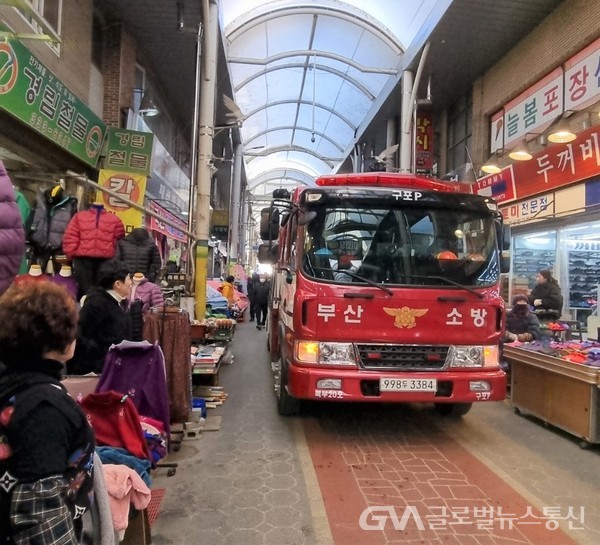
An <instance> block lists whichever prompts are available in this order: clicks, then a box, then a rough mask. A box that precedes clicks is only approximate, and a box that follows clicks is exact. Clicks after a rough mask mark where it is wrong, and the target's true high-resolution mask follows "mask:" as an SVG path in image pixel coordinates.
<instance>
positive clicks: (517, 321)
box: [506, 310, 541, 341]
mask: <svg viewBox="0 0 600 545" xmlns="http://www.w3.org/2000/svg"><path fill="white" fill-rule="evenodd" d="M506 330H507V331H510V332H511V333H514V334H515V335H517V336H518V335H523V333H530V334H531V339H529V338H527V341H535V340H536V339H539V338H540V337H541V332H540V321H539V320H538V317H537V316H536V315H535V314H533V313H532V312H531V311H529V310H528V312H527V314H525V315H520V314H518V313H516V312H514V311H513V310H511V311H510V312H508V313H507V315H506ZM519 340H520V339H519Z"/></svg>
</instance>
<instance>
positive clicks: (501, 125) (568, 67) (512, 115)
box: [490, 38, 600, 153]
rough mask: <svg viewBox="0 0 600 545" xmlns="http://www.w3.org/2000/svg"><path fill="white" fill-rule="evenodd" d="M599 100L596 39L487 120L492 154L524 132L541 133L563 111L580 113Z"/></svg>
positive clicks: (599, 63)
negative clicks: (488, 121)
mask: <svg viewBox="0 0 600 545" xmlns="http://www.w3.org/2000/svg"><path fill="white" fill-rule="evenodd" d="M599 97H600V38H598V39H597V40H596V41H594V42H592V43H591V44H589V45H588V46H587V47H586V48H585V49H582V50H581V51H579V52H578V53H577V54H576V55H574V56H573V57H571V58H570V59H568V60H567V61H566V62H565V64H564V68H563V67H558V68H556V69H555V70H553V71H552V72H551V73H550V74H548V75H547V76H546V77H544V78H543V79H541V80H540V81H538V82H537V83H536V84H535V85H533V86H531V87H530V88H529V89H527V90H526V91H525V92H523V93H521V94H520V95H519V96H518V97H515V98H514V99H513V100H511V101H510V102H509V103H508V104H506V105H505V106H504V108H503V109H502V110H501V111H499V112H497V113H496V114H494V115H493V116H492V117H491V120H490V129H491V130H490V145H491V151H492V153H493V152H495V151H496V150H499V149H502V148H505V149H511V148H512V147H513V146H514V144H516V143H517V142H519V141H520V140H521V139H522V138H524V137H525V135H526V134H527V133H531V132H538V133H539V132H542V131H544V130H545V129H546V128H547V127H548V126H549V125H550V123H551V122H552V121H554V120H555V119H556V118H557V117H559V116H560V115H561V114H562V113H563V112H565V111H580V110H583V109H584V108H586V107H588V106H590V105H591V104H593V103H595V102H597V101H598V98H599ZM563 104H564V106H563ZM500 129H501V132H500Z"/></svg>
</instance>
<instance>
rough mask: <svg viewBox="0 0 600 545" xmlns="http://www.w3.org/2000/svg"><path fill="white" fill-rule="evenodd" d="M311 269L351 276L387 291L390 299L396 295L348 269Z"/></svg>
mask: <svg viewBox="0 0 600 545" xmlns="http://www.w3.org/2000/svg"><path fill="white" fill-rule="evenodd" d="M311 269H312V270H313V271H331V272H332V273H333V274H335V273H338V274H347V275H348V276H351V277H352V278H356V279H357V280H360V281H361V282H364V283H365V284H369V286H373V287H375V288H379V289H380V290H382V291H385V293H387V294H388V295H389V296H390V297H391V296H392V295H394V292H393V291H392V290H391V289H390V288H388V287H386V286H382V285H381V284H379V283H378V282H375V281H374V280H369V279H368V278H365V277H364V276H360V275H359V274H356V273H355V272H352V271H350V270H346V269H339V270H334V269H327V268H324V267H312V266H311Z"/></svg>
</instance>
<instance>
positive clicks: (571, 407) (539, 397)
mask: <svg viewBox="0 0 600 545" xmlns="http://www.w3.org/2000/svg"><path fill="white" fill-rule="evenodd" d="M569 346H570V347H571V348H569ZM532 347H534V348H536V350H532V349H531V348H532ZM576 347H579V350H577V349H576ZM561 356H562V357H561ZM504 358H505V360H506V361H507V362H508V363H509V364H510V367H511V399H512V404H513V407H514V408H515V410H516V411H517V412H519V413H521V412H522V413H524V414H531V415H533V416H535V417H537V418H540V419H542V420H543V421H544V422H547V423H548V424H551V425H553V426H556V427H557V428H560V429H562V430H564V431H567V432H569V433H571V434H572V435H574V436H576V437H578V438H580V439H582V442H581V443H580V446H581V447H582V448H585V447H587V446H588V445H589V444H590V443H594V444H595V443H600V395H599V389H600V344H597V343H579V344H577V345H573V344H571V345H565V344H564V343H563V344H557V343H544V345H542V344H540V343H531V347H529V346H528V345H521V346H518V347H517V346H510V345H505V347H504ZM567 358H568V359H567ZM595 358H598V360H596V359H595Z"/></svg>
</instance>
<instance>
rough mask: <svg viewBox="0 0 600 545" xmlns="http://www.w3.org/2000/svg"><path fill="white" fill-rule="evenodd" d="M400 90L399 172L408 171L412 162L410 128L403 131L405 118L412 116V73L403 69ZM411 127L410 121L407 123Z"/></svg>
mask: <svg viewBox="0 0 600 545" xmlns="http://www.w3.org/2000/svg"><path fill="white" fill-rule="evenodd" d="M400 85H401V91H402V104H401V112H402V115H401V119H400V127H401V129H400V172H404V173H408V172H410V169H411V163H412V145H413V141H412V129H409V130H408V132H406V131H405V129H404V127H405V126H406V120H407V119H408V118H409V117H411V116H412V114H413V112H412V108H411V102H410V97H411V94H412V89H413V73H412V72H411V71H410V70H405V71H404V73H403V74H402V80H401V81H400ZM409 126H410V127H412V123H410V124H409Z"/></svg>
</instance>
